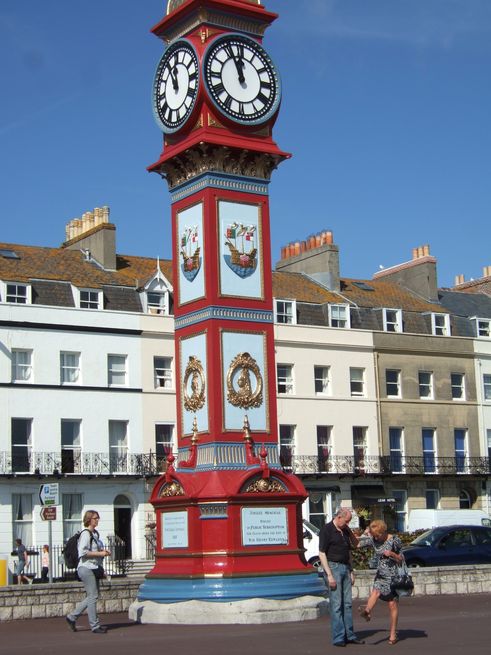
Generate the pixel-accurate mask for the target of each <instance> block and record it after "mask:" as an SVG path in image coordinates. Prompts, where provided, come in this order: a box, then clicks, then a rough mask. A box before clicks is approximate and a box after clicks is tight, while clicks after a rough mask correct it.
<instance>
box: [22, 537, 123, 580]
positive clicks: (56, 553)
mask: <svg viewBox="0 0 491 655" xmlns="http://www.w3.org/2000/svg"><path fill="white" fill-rule="evenodd" d="M63 548H64V546H63V545H62V544H55V545H53V546H52V548H51V553H52V567H53V568H52V577H53V581H63V580H75V579H77V573H76V571H75V569H70V568H68V567H67V566H65V560H64V558H63ZM108 548H109V549H110V550H111V555H110V556H109V557H105V558H104V562H103V566H104V571H105V572H106V576H108V577H121V576H125V575H126V574H127V573H128V571H129V569H130V568H131V567H132V566H133V562H132V561H131V560H127V559H126V558H125V557H124V553H125V550H126V545H125V542H124V541H122V540H121V539H119V538H117V539H115V540H114V541H113V542H110V540H108ZM27 552H28V555H29V565H28V567H27V570H26V575H27V576H28V577H29V578H33V579H34V580H35V581H36V582H40V581H41V569H42V563H41V557H42V547H41V546H29V547H27Z"/></svg>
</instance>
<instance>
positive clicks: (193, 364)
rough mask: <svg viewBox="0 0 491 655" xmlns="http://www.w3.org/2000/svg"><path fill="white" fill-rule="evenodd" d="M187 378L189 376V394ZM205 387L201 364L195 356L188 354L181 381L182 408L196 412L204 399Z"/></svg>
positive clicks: (203, 402)
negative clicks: (189, 391)
mask: <svg viewBox="0 0 491 655" xmlns="http://www.w3.org/2000/svg"><path fill="white" fill-rule="evenodd" d="M189 378H191V395H190V394H189V393H188V382H189ZM205 389H206V383H205V372H204V370H203V365H202V364H201V362H200V360H199V359H198V358H197V357H194V355H190V357H189V361H188V364H187V366H186V370H185V371H184V380H183V383H182V396H183V398H184V409H186V410H187V411H188V412H197V411H198V409H201V408H202V407H203V405H204V404H205V400H206V396H205Z"/></svg>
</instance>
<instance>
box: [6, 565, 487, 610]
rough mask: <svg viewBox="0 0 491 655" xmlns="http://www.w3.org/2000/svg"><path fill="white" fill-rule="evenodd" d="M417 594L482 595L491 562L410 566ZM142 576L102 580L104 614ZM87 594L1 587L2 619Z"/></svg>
mask: <svg viewBox="0 0 491 655" xmlns="http://www.w3.org/2000/svg"><path fill="white" fill-rule="evenodd" d="M411 575H412V576H413V580H414V584H415V595H416V596H436V595H440V594H479V593H486V592H487V593H489V591H490V590H491V564H485V565H479V566H461V567H460V566H445V567H442V568H424V569H423V568H422V569H411ZM373 577H374V571H356V583H355V586H354V588H353V598H354V599H355V600H356V599H363V598H366V597H367V596H368V594H369V592H370V587H371V584H372V581H373ZM142 581H143V580H142V579H140V580H139V579H119V580H103V582H102V584H101V594H100V598H99V601H98V611H99V612H100V613H101V614H105V613H111V612H126V611H128V608H129V606H130V604H131V603H132V602H133V601H134V600H135V598H136V594H137V592H138V587H139V586H140V584H141V583H142ZM83 596H84V591H83V587H82V584H81V583H80V582H57V583H55V584H51V585H50V584H44V585H22V586H17V585H10V586H6V587H0V621H11V620H14V619H36V618H47V617H54V616H60V617H61V616H66V614H68V612H69V611H70V610H71V609H73V607H74V605H75V604H76V603H78V601H79V600H81V599H82V598H83Z"/></svg>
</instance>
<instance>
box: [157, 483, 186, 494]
mask: <svg viewBox="0 0 491 655" xmlns="http://www.w3.org/2000/svg"><path fill="white" fill-rule="evenodd" d="M159 496H160V498H169V497H171V496H184V489H183V488H182V485H181V484H180V483H179V482H176V480H173V481H172V482H166V483H165V484H164V486H163V487H162V488H161V490H160V493H159Z"/></svg>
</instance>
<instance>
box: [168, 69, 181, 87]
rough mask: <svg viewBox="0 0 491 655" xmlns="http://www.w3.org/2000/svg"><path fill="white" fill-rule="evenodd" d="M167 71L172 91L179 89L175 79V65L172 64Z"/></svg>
mask: <svg viewBox="0 0 491 655" xmlns="http://www.w3.org/2000/svg"><path fill="white" fill-rule="evenodd" d="M169 73H170V76H171V80H172V88H173V89H174V91H179V81H178V79H177V66H172V67H171V68H170V69H169Z"/></svg>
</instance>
